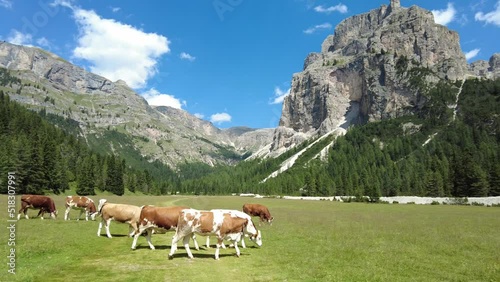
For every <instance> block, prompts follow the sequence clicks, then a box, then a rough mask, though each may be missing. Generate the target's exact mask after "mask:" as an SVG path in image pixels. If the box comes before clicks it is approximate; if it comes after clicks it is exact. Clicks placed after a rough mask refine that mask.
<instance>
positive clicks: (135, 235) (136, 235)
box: [132, 232, 141, 250]
mask: <svg viewBox="0 0 500 282" xmlns="http://www.w3.org/2000/svg"><path fill="white" fill-rule="evenodd" d="M139 236H141V232H136V233H135V234H134V241H133V242H132V250H135V246H136V245H137V239H138V238H139Z"/></svg>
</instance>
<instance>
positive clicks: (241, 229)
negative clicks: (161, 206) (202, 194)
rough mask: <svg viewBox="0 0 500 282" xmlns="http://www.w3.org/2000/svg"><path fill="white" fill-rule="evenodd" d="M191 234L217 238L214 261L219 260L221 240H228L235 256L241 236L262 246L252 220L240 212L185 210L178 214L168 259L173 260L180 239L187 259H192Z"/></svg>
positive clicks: (259, 235) (260, 237)
mask: <svg viewBox="0 0 500 282" xmlns="http://www.w3.org/2000/svg"><path fill="white" fill-rule="evenodd" d="M193 233H196V234H199V235H202V236H209V235H215V236H217V249H216V250H215V259H216V260H218V259H219V250H220V247H221V245H222V242H223V240H230V241H232V242H233V244H234V248H235V249H236V255H237V256H238V257H239V256H240V250H239V248H238V245H237V244H236V243H237V242H238V240H240V239H241V236H242V235H243V234H248V235H249V237H250V240H252V241H254V242H255V243H256V244H257V246H259V247H260V246H262V236H261V233H260V231H259V230H257V228H256V227H255V225H254V223H253V222H252V218H251V217H250V216H249V215H247V214H245V213H243V212H240V211H236V210H234V211H225V210H213V211H199V210H195V209H185V210H182V211H181V212H180V214H179V222H178V224H177V230H176V232H175V235H174V237H173V238H172V245H171V247H170V253H169V255H168V257H169V259H172V258H173V255H174V253H175V251H176V250H177V242H179V241H180V240H181V239H182V238H184V239H183V243H184V248H185V249H186V252H187V254H188V257H189V258H191V259H192V258H193V254H192V253H191V250H190V249H189V236H191V235H192V234H193Z"/></svg>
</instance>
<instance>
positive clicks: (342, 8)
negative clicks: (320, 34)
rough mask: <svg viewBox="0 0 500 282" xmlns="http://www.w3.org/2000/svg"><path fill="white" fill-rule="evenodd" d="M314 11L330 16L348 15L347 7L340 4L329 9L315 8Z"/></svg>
mask: <svg viewBox="0 0 500 282" xmlns="http://www.w3.org/2000/svg"><path fill="white" fill-rule="evenodd" d="M314 11H316V12H318V13H325V14H330V13H332V12H339V13H342V14H345V13H347V6H346V5H344V4H342V3H340V4H337V5H335V6H330V7H328V8H325V7H323V6H321V5H320V6H316V7H314Z"/></svg>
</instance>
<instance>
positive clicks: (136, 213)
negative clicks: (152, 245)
mask: <svg viewBox="0 0 500 282" xmlns="http://www.w3.org/2000/svg"><path fill="white" fill-rule="evenodd" d="M101 210H102V211H101V213H102V214H103V215H107V216H108V217H110V218H113V220H115V221H118V222H130V221H139V217H140V215H141V208H140V207H138V206H134V205H126V204H111V203H106V205H104V207H102V209H101Z"/></svg>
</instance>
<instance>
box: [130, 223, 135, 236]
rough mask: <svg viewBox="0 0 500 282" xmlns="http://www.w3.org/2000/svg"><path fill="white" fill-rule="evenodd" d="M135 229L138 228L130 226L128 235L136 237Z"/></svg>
mask: <svg viewBox="0 0 500 282" xmlns="http://www.w3.org/2000/svg"><path fill="white" fill-rule="evenodd" d="M135 231H136V229H135V228H134V227H132V226H131V225H129V226H128V232H129V233H128V236H129V237H134V234H135Z"/></svg>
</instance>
